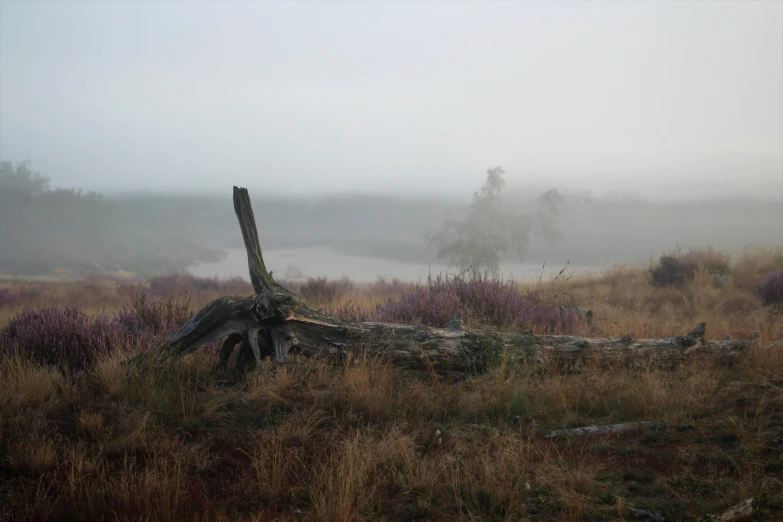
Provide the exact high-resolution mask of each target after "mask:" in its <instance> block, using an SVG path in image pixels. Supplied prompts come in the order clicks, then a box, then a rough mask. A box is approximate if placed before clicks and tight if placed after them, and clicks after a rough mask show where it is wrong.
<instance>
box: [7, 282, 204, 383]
mask: <svg viewBox="0 0 783 522" xmlns="http://www.w3.org/2000/svg"><path fill="white" fill-rule="evenodd" d="M190 317H191V311H190V307H189V303H188V301H187V299H185V300H182V301H180V300H178V299H175V298H174V297H167V298H163V299H152V298H150V296H149V294H147V293H146V292H144V291H136V292H135V293H133V294H132V295H131V304H130V306H129V307H126V308H124V309H123V310H122V311H121V312H119V313H118V314H116V315H114V316H113V317H111V318H110V317H109V316H107V315H106V314H99V315H98V316H96V317H95V318H91V317H88V316H87V315H85V314H84V313H83V312H82V311H81V310H80V309H79V308H78V307H77V306H57V305H54V304H50V305H45V306H43V307H37V308H36V307H28V308H25V309H24V310H22V312H20V313H19V314H17V315H16V316H14V317H13V318H12V319H11V321H10V322H9V323H8V325H6V327H5V328H3V329H2V330H0V348H2V349H4V350H7V351H9V352H19V353H21V354H23V355H26V356H28V357H30V358H31V359H32V360H34V361H36V362H38V363H39V364H45V365H55V366H58V367H59V368H61V369H64V370H77V371H78V370H83V369H85V368H86V367H88V366H89V365H90V364H92V363H93V362H94V361H95V359H96V357H97V356H99V355H103V354H107V353H110V352H111V351H112V350H113V349H114V347H116V346H119V345H120V344H121V343H123V342H125V341H127V340H128V339H130V338H133V339H134V340H136V341H138V342H140V343H142V344H150V343H153V342H155V341H156V340H157V339H160V338H161V337H162V336H164V335H168V334H170V333H172V332H173V331H174V330H176V329H177V328H179V327H180V326H182V325H183V324H184V323H185V322H187V320H188V319H190Z"/></svg>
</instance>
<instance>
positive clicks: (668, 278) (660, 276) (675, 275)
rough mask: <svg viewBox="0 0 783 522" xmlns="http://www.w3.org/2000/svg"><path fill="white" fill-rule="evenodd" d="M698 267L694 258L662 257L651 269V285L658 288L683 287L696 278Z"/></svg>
mask: <svg viewBox="0 0 783 522" xmlns="http://www.w3.org/2000/svg"><path fill="white" fill-rule="evenodd" d="M698 266H699V265H698V262H697V261H696V259H695V258H694V257H689V256H683V257H676V256H661V258H660V260H659V261H658V264H657V265H655V266H653V267H652V268H651V269H650V276H651V279H650V283H651V284H652V285H653V286H658V287H662V286H683V285H684V284H685V283H687V282H688V281H690V280H692V279H693V278H694V276H695V275H696V270H697V268H698Z"/></svg>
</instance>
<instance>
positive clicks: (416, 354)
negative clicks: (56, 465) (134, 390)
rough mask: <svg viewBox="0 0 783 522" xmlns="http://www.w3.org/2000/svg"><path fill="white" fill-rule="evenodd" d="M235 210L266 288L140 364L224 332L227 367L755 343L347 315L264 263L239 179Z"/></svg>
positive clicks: (180, 334) (689, 352) (414, 362)
mask: <svg viewBox="0 0 783 522" xmlns="http://www.w3.org/2000/svg"><path fill="white" fill-rule="evenodd" d="M234 211H235V212H236V215H237V218H238V220H239V226H240V229H241V231H242V237H243V240H244V243H245V249H246V251H247V257H248V269H249V272H250V281H251V283H252V285H253V289H254V290H255V292H256V295H254V296H248V297H240V296H226V297H220V298H218V299H215V300H214V301H212V302H210V303H208V304H207V305H205V306H204V307H203V308H201V310H199V311H198V312H197V313H196V314H195V315H194V316H193V317H192V318H191V319H190V320H189V321H188V322H187V323H185V324H184V325H183V326H182V327H181V328H180V329H179V330H178V331H176V332H174V333H173V334H172V335H171V336H169V337H168V338H167V339H165V340H164V341H162V342H161V343H159V344H158V345H156V346H154V347H152V348H150V349H148V350H146V351H144V352H142V353H141V354H139V355H138V356H137V357H136V358H134V359H133V364H134V365H138V364H139V363H141V362H142V361H152V362H157V363H158V364H160V363H163V362H165V361H166V360H167V359H168V358H170V357H178V356H182V355H186V354H188V353H191V352H193V351H194V350H196V349H197V348H199V347H201V346H204V345H206V344H210V343H213V342H216V341H218V340H220V339H222V338H224V337H228V339H226V341H225V342H224V344H223V348H222V349H221V357H220V363H219V365H218V366H225V365H226V363H227V362H228V360H229V357H230V355H231V353H232V350H233V349H234V347H235V346H236V345H237V344H239V345H240V351H239V356H238V359H239V360H240V363H239V365H241V366H246V365H248V364H252V363H253V362H256V361H260V360H261V358H262V355H272V356H273V357H274V360H275V362H276V363H283V362H285V361H286V360H287V359H288V356H289V354H300V355H303V356H308V357H310V356H316V355H335V356H341V355H345V354H346V353H347V352H348V351H349V350H351V349H353V348H356V347H358V348H365V349H368V350H369V351H371V352H373V353H376V354H378V355H381V356H384V357H387V358H388V359H390V360H391V361H392V362H393V363H394V364H396V365H399V366H402V367H406V368H420V369H433V368H434V369H436V370H438V371H442V370H453V371H481V370H482V369H484V368H486V367H487V365H488V364H491V363H494V362H497V361H499V360H500V359H501V358H505V359H506V360H508V361H512V362H525V363H532V364H540V363H544V362H546V361H553V362H555V363H557V364H565V365H566V366H568V367H570V368H573V367H579V366H581V365H584V364H587V363H593V362H599V363H611V364H618V363H619V364H625V365H631V366H640V365H643V364H645V363H647V362H649V363H652V364H656V365H663V366H674V365H676V364H678V363H680V362H682V361H683V360H686V359H689V358H692V357H694V356H697V355H700V354H709V355H714V356H719V357H722V358H727V357H728V360H734V358H735V357H734V356H735V355H736V354H737V353H740V352H742V351H743V350H744V349H745V343H743V342H742V341H739V340H736V339H727V340H722V341H707V340H704V339H703V332H701V335H698V336H694V335H693V332H692V333H691V334H688V335H686V336H678V337H674V338H663V339H637V340H634V339H632V338H631V337H630V336H625V337H620V338H616V339H608V338H607V339H599V338H596V339H588V338H581V337H576V336H567V335H534V334H533V333H532V332H531V331H530V330H528V331H525V332H522V333H499V332H496V331H490V330H475V329H474V330H468V329H465V328H464V327H463V326H462V323H461V321H459V320H456V319H455V321H452V322H451V323H450V327H449V328H431V327H428V326H425V325H421V324H415V325H404V324H386V323H374V322H350V321H343V320H340V319H338V318H335V317H332V316H329V315H326V314H324V313H321V312H319V311H315V310H313V309H311V308H310V307H308V306H307V305H306V304H305V303H304V302H303V301H302V300H301V299H300V298H299V297H298V296H296V295H295V294H294V293H293V292H291V291H289V290H288V289H286V288H284V287H283V286H281V285H280V284H278V283H277V282H275V280H274V279H273V278H272V275H271V274H270V273H269V272H268V271H267V269H266V266H265V264H264V260H263V255H262V253H261V245H260V243H259V240H258V231H257V229H256V223H255V218H254V216H253V210H252V207H251V205H250V196H249V195H248V192H247V189H244V188H238V187H234ZM251 354H252V356H251Z"/></svg>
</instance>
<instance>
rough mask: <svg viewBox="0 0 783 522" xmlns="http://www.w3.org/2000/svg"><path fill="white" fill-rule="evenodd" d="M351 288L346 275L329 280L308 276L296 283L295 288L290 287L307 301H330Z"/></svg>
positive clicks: (351, 283)
mask: <svg viewBox="0 0 783 522" xmlns="http://www.w3.org/2000/svg"><path fill="white" fill-rule="evenodd" d="M289 288H290V287H289ZM352 289H353V281H351V280H350V279H348V278H347V277H344V278H342V279H331V280H330V279H328V278H326V277H308V278H307V280H306V281H303V282H301V283H299V284H298V285H296V290H294V289H293V288H291V290H292V291H294V292H296V293H297V294H298V295H299V296H300V297H302V298H303V299H305V300H306V301H308V302H309V303H331V302H332V301H334V300H335V299H338V298H340V297H342V296H343V295H345V294H346V293H348V292H349V291H350V290H352Z"/></svg>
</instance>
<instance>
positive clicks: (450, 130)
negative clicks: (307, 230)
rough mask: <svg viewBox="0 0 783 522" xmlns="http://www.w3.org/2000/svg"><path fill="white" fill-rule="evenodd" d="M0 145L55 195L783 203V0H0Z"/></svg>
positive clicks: (1, 152)
mask: <svg viewBox="0 0 783 522" xmlns="http://www.w3.org/2000/svg"><path fill="white" fill-rule="evenodd" d="M0 157H1V158H2V159H4V160H14V161H21V160H24V159H29V160H31V161H32V165H33V167H34V168H35V169H36V170H39V171H41V172H43V173H44V174H47V175H49V176H51V177H53V183H54V184H55V185H57V186H74V187H84V188H86V189H94V190H102V191H114V190H126V189H130V190H172V189H187V190H189V191H196V190H198V191H201V190H220V191H226V190H228V189H230V186H231V185H233V184H238V185H244V186H248V187H252V188H255V189H256V190H264V191H266V192H269V193H272V192H281V191H283V192H287V193H314V192H341V191H373V192H378V191H386V192H396V193H408V194H416V193H418V194H438V193H440V194H463V193H467V194H469V193H470V192H472V191H473V190H475V189H477V188H478V187H479V186H480V185H481V183H482V182H483V179H484V171H485V170H486V169H487V168H488V167H491V166H494V165H502V166H503V167H504V168H505V169H506V171H507V173H508V181H509V186H510V187H512V188H513V187H524V186H526V184H532V185H535V186H548V185H556V186H566V187H572V188H575V189H576V188H579V189H590V190H593V191H594V192H596V193H604V192H609V191H619V192H632V193H637V194H644V195H647V196H650V197H656V198H660V197H680V198H681V197H691V196H694V197H695V196H712V195H719V196H723V195H752V196H777V197H783V2H780V1H775V0H770V1H752V0H742V1H739V2H730V1H716V2H708V1H691V2H674V1H661V2H649V3H648V2H642V1H638V0H637V1H627V2H618V1H612V2H597V1H591V2H557V3H556V2H551V1H547V2H535V1H530V0H526V1H518V2H510V1H509V2H493V3H490V2H481V3H469V2H416V3H414V2H388V3H383V2H377V1H376V2H357V1H350V2H343V3H340V2H335V1H329V2H301V3H295V2H286V3H273V2H266V1H264V2H262V1H258V2H240V1H232V2H217V1H214V2H184V1H179V2H152V1H144V2H142V1H137V2H130V1H128V2H97V1H88V2H77V1H73V0H69V1H57V2H44V1H13V0H10V1H9V0H5V1H3V2H2V5H0Z"/></svg>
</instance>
